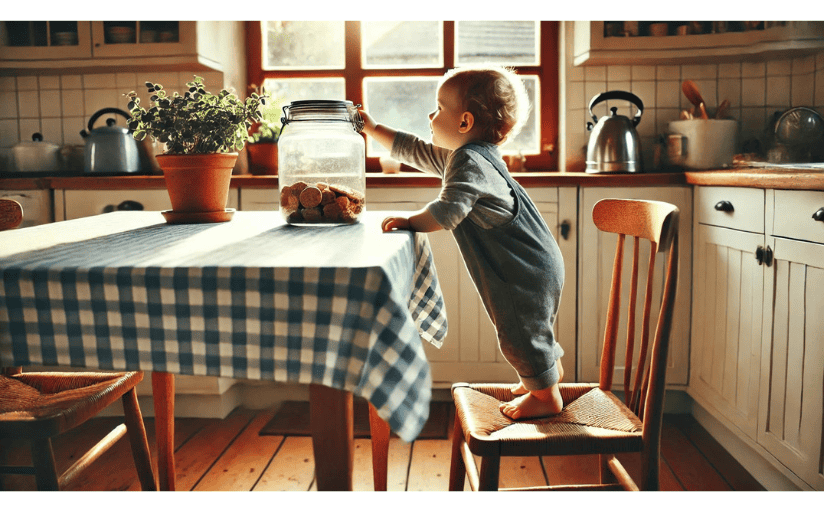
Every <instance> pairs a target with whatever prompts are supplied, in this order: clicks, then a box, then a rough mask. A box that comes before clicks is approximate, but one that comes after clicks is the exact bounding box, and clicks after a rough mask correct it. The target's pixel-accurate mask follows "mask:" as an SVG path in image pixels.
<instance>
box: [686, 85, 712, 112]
mask: <svg viewBox="0 0 824 512" xmlns="http://www.w3.org/2000/svg"><path fill="white" fill-rule="evenodd" d="M681 90H682V91H684V96H686V97H687V99H688V100H690V103H692V104H693V105H695V106H696V109H695V113H696V114H697V115H700V116H701V119H707V118H708V116H707V112H706V109H704V108H702V105H703V104H704V98H702V97H701V92H700V91H699V90H698V86H697V85H695V82H693V81H692V80H684V81H683V83H681Z"/></svg>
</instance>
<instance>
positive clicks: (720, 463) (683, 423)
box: [669, 414, 764, 491]
mask: <svg viewBox="0 0 824 512" xmlns="http://www.w3.org/2000/svg"><path fill="white" fill-rule="evenodd" d="M669 421H671V422H672V424H673V425H675V427H676V428H678V429H679V430H680V431H681V432H682V433H683V434H684V435H685V436H686V438H687V439H689V440H690V442H691V443H692V444H694V445H695V447H696V448H697V449H698V450H699V451H700V452H701V454H702V455H703V456H704V457H706V459H707V461H708V462H709V463H710V464H712V466H713V467H714V468H716V469H717V470H719V471H720V469H721V468H723V477H724V479H725V480H726V481H727V482H728V483H729V484H730V487H732V488H733V489H735V490H736V491H763V490H764V486H762V485H761V484H759V483H758V480H756V479H755V478H753V477H752V475H750V474H749V473H748V472H747V470H746V469H744V467H743V466H742V465H741V464H740V463H739V462H738V461H737V460H735V458H734V457H733V456H732V455H730V454H729V452H727V451H726V450H725V449H724V448H723V447H722V446H721V445H720V444H719V443H718V441H716V440H715V439H713V437H712V436H711V435H710V434H709V432H707V431H706V430H705V429H704V428H703V427H702V426H701V425H699V424H698V422H697V421H695V418H693V417H692V416H690V415H689V414H679V415H673V416H671V417H670V418H669Z"/></svg>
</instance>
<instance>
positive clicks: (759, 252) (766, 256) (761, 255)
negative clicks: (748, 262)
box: [755, 245, 773, 267]
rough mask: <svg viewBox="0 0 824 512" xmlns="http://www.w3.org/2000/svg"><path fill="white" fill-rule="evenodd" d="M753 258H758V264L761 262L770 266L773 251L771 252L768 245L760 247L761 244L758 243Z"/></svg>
mask: <svg viewBox="0 0 824 512" xmlns="http://www.w3.org/2000/svg"><path fill="white" fill-rule="evenodd" d="M755 259H756V260H758V264H759V265H761V264H762V263H763V264H764V265H767V266H768V267H770V266H772V262H773V252H772V249H771V248H770V246H769V245H768V246H767V247H762V246H760V245H759V246H758V247H757V248H756V249H755Z"/></svg>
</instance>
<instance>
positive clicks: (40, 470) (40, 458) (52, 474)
mask: <svg viewBox="0 0 824 512" xmlns="http://www.w3.org/2000/svg"><path fill="white" fill-rule="evenodd" d="M31 457H32V462H33V463H34V469H35V479H36V481H37V490H38V491H59V490H60V485H59V484H58V483H57V467H56V466H55V463H54V452H53V451H52V443H51V439H49V438H48V437H46V438H43V439H32V441H31Z"/></svg>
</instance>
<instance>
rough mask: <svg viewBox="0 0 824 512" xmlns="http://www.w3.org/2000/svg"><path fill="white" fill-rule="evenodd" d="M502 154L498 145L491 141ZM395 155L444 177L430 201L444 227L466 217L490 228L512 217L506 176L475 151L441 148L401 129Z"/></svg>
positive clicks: (394, 149)
mask: <svg viewBox="0 0 824 512" xmlns="http://www.w3.org/2000/svg"><path fill="white" fill-rule="evenodd" d="M489 146H490V149H491V150H492V151H493V153H494V154H495V155H498V157H500V155H499V153H498V149H497V146H495V145H493V144H489ZM391 156H392V158H394V159H396V160H399V161H401V162H403V163H405V164H407V165H410V166H412V167H414V168H416V169H419V170H422V171H425V172H429V173H433V174H437V175H439V176H441V177H442V178H443V186H442V188H441V192H440V194H439V196H438V198H437V199H436V200H434V201H432V202H431V203H429V204H428V205H427V208H428V210H429V211H430V213H432V216H433V217H434V218H435V220H436V221H437V222H438V224H439V225H440V226H441V227H443V228H444V229H450V230H451V229H454V228H455V226H457V225H458V224H460V222H461V221H463V220H464V219H465V218H468V219H469V220H470V221H472V222H474V223H475V224H477V225H478V226H480V227H482V228H485V229H488V228H491V227H494V226H500V225H503V224H505V223H506V222H509V221H510V220H511V219H512V216H513V212H514V210H515V200H514V195H513V192H512V190H511V189H510V188H509V185H508V184H507V182H506V180H505V179H504V178H503V177H502V176H501V175H500V174H499V173H498V171H496V170H495V168H494V167H492V165H490V163H489V162H487V161H486V160H485V159H483V158H479V157H478V154H477V153H475V152H467V151H462V150H461V149H460V148H459V149H457V150H455V151H449V150H447V149H443V148H439V147H437V146H434V145H433V144H430V143H427V142H424V141H422V140H421V139H419V138H418V137H416V136H415V135H412V134H409V133H405V132H398V134H397V135H396V136H395V140H394V142H393V144H392V151H391Z"/></svg>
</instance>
